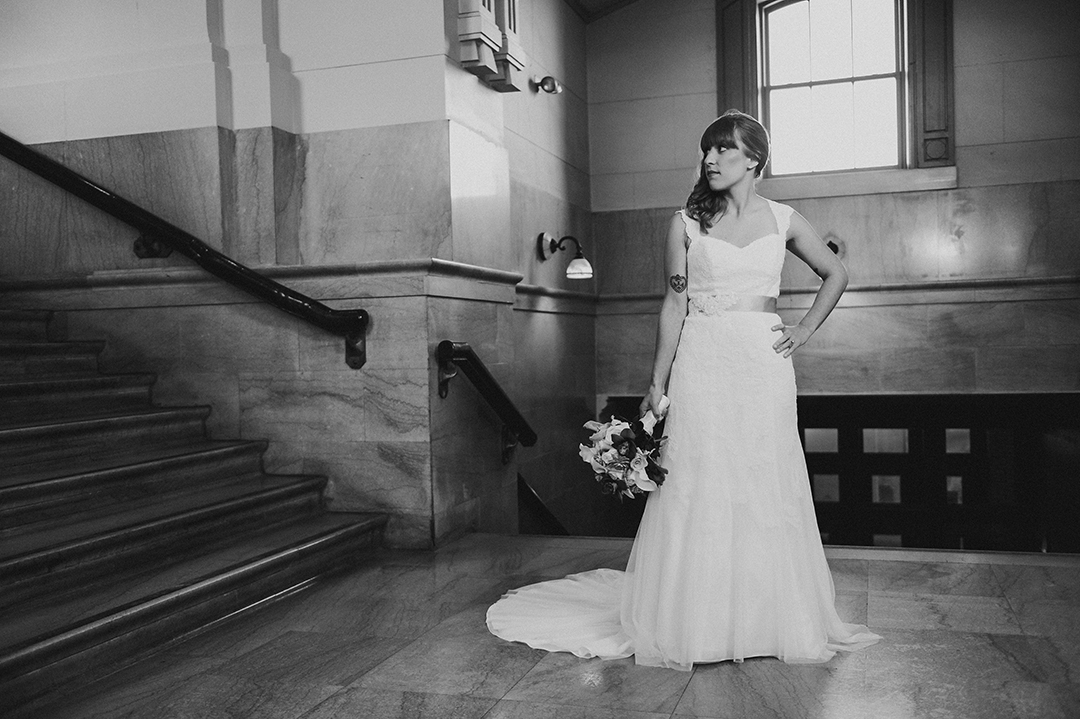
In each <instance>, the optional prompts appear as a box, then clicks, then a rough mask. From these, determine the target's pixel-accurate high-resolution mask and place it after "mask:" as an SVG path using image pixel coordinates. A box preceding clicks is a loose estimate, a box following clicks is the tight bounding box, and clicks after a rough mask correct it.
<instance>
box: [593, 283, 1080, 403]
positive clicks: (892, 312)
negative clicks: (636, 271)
mask: <svg viewBox="0 0 1080 719" xmlns="http://www.w3.org/2000/svg"><path fill="white" fill-rule="evenodd" d="M805 311H806V310H805V308H791V309H783V310H781V312H780V314H781V317H782V318H783V320H784V321H785V322H786V323H789V324H790V323H794V322H797V321H798V320H799V319H800V318H801V317H802V315H803V314H804V313H805ZM655 327H656V315H655V314H647V313H644V314H619V315H609V314H601V315H599V316H598V317H597V360H596V372H597V375H596V377H597V378H596V382H597V395H598V398H597V399H598V402H599V403H600V404H602V403H603V401H604V399H605V398H606V397H607V396H610V395H640V394H642V393H643V392H644V391H645V388H646V387H647V385H648V375H649V365H650V363H651V361H652V348H651V346H649V345H648V344H647V343H644V342H639V341H637V340H632V339H628V338H639V339H640V338H644V337H653V336H654V333H655ZM1078 340H1080V301H1078V300H1076V299H1050V298H1048V299H1029V300H1026V301H1000V300H991V301H984V302H956V303H940V304H939V303H935V304H912V305H891V304H881V305H872V304H868V305H866V306H856V307H845V306H840V307H838V308H837V309H836V310H834V311H833V313H832V315H831V316H830V317H829V319H828V321H827V322H826V323H825V324H824V325H823V326H822V327H821V328H820V329H819V330H818V332H817V333H815V335H814V336H813V337H812V338H811V339H810V342H809V343H808V344H807V345H806V346H805V347H804V348H802V349H801V350H799V352H798V353H796V355H795V360H794V363H795V374H796V380H797V383H798V388H799V392H800V394H836V393H839V394H846V393H905V392H1005V391H1007V392H1018V391H1024V392H1035V391H1074V390H1075V387H1076V386H1077V381H1078V379H1077V376H1078V372H1080V370H1078V368H1080V363H1077V362H1076V361H1075V358H1072V359H1069V357H1068V352H1069V351H1071V350H1070V348H1072V347H1075V346H1076V345H1077V343H1078Z"/></svg>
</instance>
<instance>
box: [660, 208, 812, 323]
mask: <svg viewBox="0 0 1080 719" xmlns="http://www.w3.org/2000/svg"><path fill="white" fill-rule="evenodd" d="M767 202H768V203H769V206H770V207H771V208H772V211H773V217H774V218H776V232H775V233H773V234H770V235H765V236H763V237H759V238H757V239H756V240H754V241H753V242H751V243H750V244H749V245H746V246H745V247H737V246H735V245H733V244H731V243H730V242H726V241H724V240H721V239H719V238H716V237H710V236H709V235H705V234H703V233H702V232H701V228H700V227H699V225H698V223H697V220H693V219H691V218H689V217H687V215H686V211H685V210H679V215H680V216H681V217H682V220H683V223H684V224H685V225H686V236H687V238H688V239H689V243H688V246H687V250H686V274H687V281H688V287H687V297H688V298H689V301H690V303H691V305H693V306H694V307H696V308H698V309H699V310H701V311H703V312H704V313H705V314H711V312H710V311H709V310H710V309H713V310H722V309H724V306H726V305H728V304H730V303H731V301H733V299H734V298H736V297H738V296H741V295H763V296H766V297H778V296H779V295H780V271H781V270H782V269H783V267H784V252H785V250H786V248H787V233H788V227H789V225H790V224H791V213H792V211H793V210H792V209H791V208H790V207H788V206H787V205H781V204H780V203H778V202H773V201H772V200H767Z"/></svg>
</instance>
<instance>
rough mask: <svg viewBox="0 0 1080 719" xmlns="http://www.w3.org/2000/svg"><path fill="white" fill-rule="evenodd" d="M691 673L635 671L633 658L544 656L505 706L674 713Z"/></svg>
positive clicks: (654, 669) (644, 669) (557, 654)
mask: <svg viewBox="0 0 1080 719" xmlns="http://www.w3.org/2000/svg"><path fill="white" fill-rule="evenodd" d="M690 676H691V675H690V673H689V672H677V671H673V670H670V669H660V668H657V667H639V666H637V665H636V664H635V663H634V660H633V658H629V659H614V660H610V661H604V660H601V659H585V660H583V659H579V658H578V657H575V656H573V655H572V654H566V653H552V654H548V655H547V656H545V657H544V658H543V659H542V660H541V661H540V662H539V663H538V664H537V665H536V666H535V667H533V669H532V670H531V671H530V672H529V673H528V674H526V675H525V677H524V678H522V680H521V681H520V682H518V683H517V685H515V686H514V688H513V689H511V690H510V691H509V692H508V693H507V694H506V696H505V698H506V699H508V700H513V701H524V702H535V703H544V704H569V705H571V706H594V707H607V708H612V709H626V710H631V711H640V712H668V713H670V712H672V711H673V710H674V709H675V706H676V704H678V702H679V697H680V696H681V695H682V693H683V691H684V690H685V689H686V685H687V684H688V683H689V681H690Z"/></svg>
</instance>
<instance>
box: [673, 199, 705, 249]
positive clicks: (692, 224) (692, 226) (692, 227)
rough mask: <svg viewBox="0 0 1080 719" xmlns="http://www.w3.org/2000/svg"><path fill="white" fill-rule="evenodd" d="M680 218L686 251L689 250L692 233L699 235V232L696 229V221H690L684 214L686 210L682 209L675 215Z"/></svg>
mask: <svg viewBox="0 0 1080 719" xmlns="http://www.w3.org/2000/svg"><path fill="white" fill-rule="evenodd" d="M675 214H676V215H678V216H679V217H681V218H682V221H683V226H684V227H685V228H686V242H685V244H686V249H690V242H691V241H692V240H693V237H694V233H698V234H700V232H701V230H700V229H699V228H698V223H697V220H694V219H691V218H690V216H689V215H687V214H686V210H685V209H682V210H679V211H677V212H676V213H675Z"/></svg>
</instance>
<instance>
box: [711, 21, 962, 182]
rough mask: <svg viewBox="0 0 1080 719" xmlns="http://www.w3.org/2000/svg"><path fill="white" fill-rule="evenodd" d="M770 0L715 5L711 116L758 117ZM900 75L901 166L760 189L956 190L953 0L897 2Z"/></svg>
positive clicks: (805, 177) (817, 175) (802, 178)
mask: <svg viewBox="0 0 1080 719" xmlns="http://www.w3.org/2000/svg"><path fill="white" fill-rule="evenodd" d="M772 3H773V0H717V1H716V32H717V53H716V59H717V72H716V81H717V93H716V96H717V112H718V114H719V113H722V112H724V111H725V110H728V109H730V108H737V109H740V110H744V111H745V112H748V113H750V114H752V115H754V116H755V117H761V116H762V99H761V95H762V85H761V83H760V81H759V77H760V74H761V72H762V70H761V68H762V67H763V58H762V53H763V51H764V47H763V43H762V42H761V41H760V33H759V30H758V28H759V24H760V21H759V12H760V10H759V7H760V6H761V5H763V4H769V5H771V4H772ZM902 3H903V5H902V8H901V18H902V20H903V26H902V28H901V31H900V32H899V33H898V35H901V36H902V39H903V48H902V49H903V53H902V58H903V59H902V62H903V63H904V67H902V68H901V75H902V76H903V78H904V82H903V83H902V84H903V86H904V89H903V94H904V98H905V99H906V107H905V108H904V112H905V113H906V116H907V122H905V125H906V131H905V132H904V134H903V138H904V142H905V147H904V149H903V152H902V153H901V157H902V158H903V163H902V166H901V167H900V168H892V167H890V168H884V169H883V168H867V169H852V170H836V171H822V172H814V173H807V174H800V175H779V176H776V177H767V178H765V179H762V180H761V182H760V184H759V189H760V190H761V191H762V192H767V193H769V196H770V197H772V198H774V199H778V200H782V199H796V198H799V197H828V196H837V195H858V194H874V193H880V192H904V191H920V190H930V189H949V188H955V187H957V174H956V145H955V142H954V141H953V134H954V126H955V123H954V111H953V72H952V17H953V13H952V0H902Z"/></svg>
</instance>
